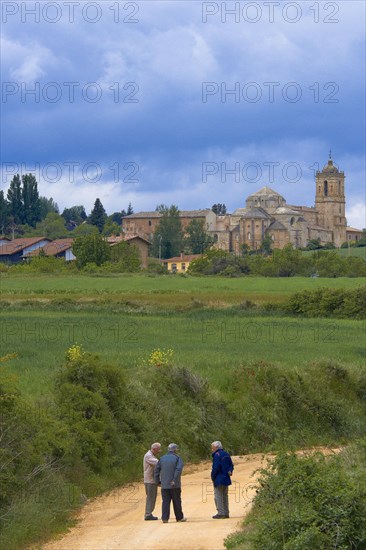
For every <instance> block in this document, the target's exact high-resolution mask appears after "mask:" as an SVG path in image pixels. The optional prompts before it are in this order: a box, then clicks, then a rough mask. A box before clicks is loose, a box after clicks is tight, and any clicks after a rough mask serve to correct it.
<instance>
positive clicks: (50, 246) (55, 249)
mask: <svg viewBox="0 0 366 550" xmlns="http://www.w3.org/2000/svg"><path fill="white" fill-rule="evenodd" d="M73 242H74V239H71V238H70V239H55V240H54V241H52V242H51V243H47V244H46V245H44V246H41V247H40V248H37V249H36V250H32V251H31V252H28V253H27V254H25V256H26V257H27V258H28V257H32V256H39V255H40V253H42V254H43V253H44V254H45V255H46V256H57V254H60V253H61V252H65V250H69V249H70V248H71V247H72V243H73ZM41 251H42V252H41Z"/></svg>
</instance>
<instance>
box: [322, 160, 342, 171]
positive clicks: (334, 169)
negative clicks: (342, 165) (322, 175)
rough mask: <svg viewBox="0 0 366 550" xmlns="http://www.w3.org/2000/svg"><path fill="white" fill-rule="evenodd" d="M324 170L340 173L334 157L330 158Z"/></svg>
mask: <svg viewBox="0 0 366 550" xmlns="http://www.w3.org/2000/svg"><path fill="white" fill-rule="evenodd" d="M323 172H326V173H327V174H338V173H339V170H338V168H337V167H336V166H334V164H333V161H332V159H329V160H328V164H326V165H325V166H324V168H323Z"/></svg>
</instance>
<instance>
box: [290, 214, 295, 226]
mask: <svg viewBox="0 0 366 550" xmlns="http://www.w3.org/2000/svg"><path fill="white" fill-rule="evenodd" d="M294 222H295V218H294V217H293V216H292V218H291V220H290V225H294Z"/></svg>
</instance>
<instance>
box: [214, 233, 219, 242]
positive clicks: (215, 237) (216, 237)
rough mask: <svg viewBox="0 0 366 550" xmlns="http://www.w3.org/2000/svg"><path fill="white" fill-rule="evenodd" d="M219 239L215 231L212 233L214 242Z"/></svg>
mask: <svg viewBox="0 0 366 550" xmlns="http://www.w3.org/2000/svg"><path fill="white" fill-rule="evenodd" d="M218 240H219V238H218V236H217V233H215V234H214V242H215V243H217V241H218Z"/></svg>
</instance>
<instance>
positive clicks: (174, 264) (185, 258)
mask: <svg viewBox="0 0 366 550" xmlns="http://www.w3.org/2000/svg"><path fill="white" fill-rule="evenodd" d="M201 256H202V254H183V253H182V254H181V255H180V256H176V257H174V258H168V259H167V260H163V264H164V265H165V266H166V268H167V270H168V271H170V272H171V273H185V272H186V271H187V269H188V266H189V264H190V263H191V262H193V260H197V258H201Z"/></svg>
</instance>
